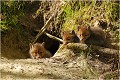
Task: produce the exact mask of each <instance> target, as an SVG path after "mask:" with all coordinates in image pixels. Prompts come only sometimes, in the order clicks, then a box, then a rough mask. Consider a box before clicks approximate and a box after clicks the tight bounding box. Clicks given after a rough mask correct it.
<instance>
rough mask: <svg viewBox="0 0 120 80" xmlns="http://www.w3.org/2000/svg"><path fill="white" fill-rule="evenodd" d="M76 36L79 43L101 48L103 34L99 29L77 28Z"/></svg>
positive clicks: (103, 41) (103, 42)
mask: <svg viewBox="0 0 120 80" xmlns="http://www.w3.org/2000/svg"><path fill="white" fill-rule="evenodd" d="M77 36H78V38H79V39H80V42H81V43H86V44H93V45H97V46H103V45H104V44H105V34H104V32H103V30H102V29H101V28H99V27H90V26H79V27H78V32H77Z"/></svg>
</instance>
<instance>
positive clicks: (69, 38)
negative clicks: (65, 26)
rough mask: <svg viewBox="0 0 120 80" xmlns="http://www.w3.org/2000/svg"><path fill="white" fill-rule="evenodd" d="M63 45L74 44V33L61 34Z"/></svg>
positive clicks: (65, 32)
mask: <svg viewBox="0 0 120 80" xmlns="http://www.w3.org/2000/svg"><path fill="white" fill-rule="evenodd" d="M61 36H62V39H63V44H68V43H72V42H74V37H75V32H74V30H72V31H64V32H62V33H61Z"/></svg>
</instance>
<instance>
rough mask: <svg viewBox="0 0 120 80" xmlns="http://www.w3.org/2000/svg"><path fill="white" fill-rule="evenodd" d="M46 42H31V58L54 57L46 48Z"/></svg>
mask: <svg viewBox="0 0 120 80" xmlns="http://www.w3.org/2000/svg"><path fill="white" fill-rule="evenodd" d="M44 44H45V43H44V42H43V43H42V44H40V43H35V44H31V43H30V50H29V54H30V56H31V58H33V59H39V58H49V57H52V54H51V53H50V52H49V51H48V50H46V49H45V48H44Z"/></svg>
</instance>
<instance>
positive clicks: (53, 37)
mask: <svg viewBox="0 0 120 80" xmlns="http://www.w3.org/2000/svg"><path fill="white" fill-rule="evenodd" d="M44 34H45V35H46V36H48V37H49V38H52V39H55V40H57V41H60V42H62V43H63V40H62V39H60V38H58V37H55V36H53V35H51V34H49V33H46V32H44Z"/></svg>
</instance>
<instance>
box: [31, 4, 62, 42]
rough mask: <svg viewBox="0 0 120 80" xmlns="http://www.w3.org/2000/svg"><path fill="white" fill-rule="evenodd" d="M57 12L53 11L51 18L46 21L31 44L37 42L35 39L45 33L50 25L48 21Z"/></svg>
mask: <svg viewBox="0 0 120 80" xmlns="http://www.w3.org/2000/svg"><path fill="white" fill-rule="evenodd" d="M59 7H60V5H59V6H57V8H56V9H59ZM57 12H58V10H55V12H54V13H53V14H52V16H51V17H50V18H49V19H48V20H47V22H46V23H45V25H44V26H43V27H42V28H41V30H40V31H39V33H38V34H37V35H36V38H35V40H34V41H33V44H34V43H35V42H36V41H37V39H38V38H39V37H40V36H41V35H42V34H43V33H44V32H45V30H46V29H47V28H48V25H49V24H50V20H51V19H52V18H53V17H54V16H55V15H56V13H57Z"/></svg>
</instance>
